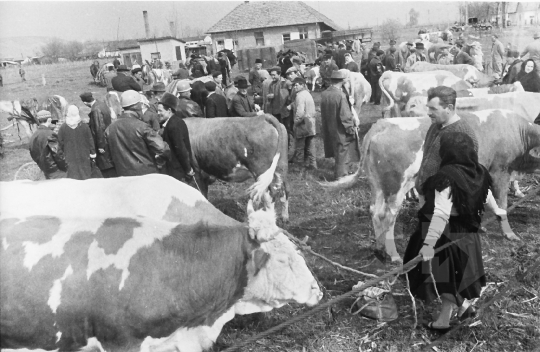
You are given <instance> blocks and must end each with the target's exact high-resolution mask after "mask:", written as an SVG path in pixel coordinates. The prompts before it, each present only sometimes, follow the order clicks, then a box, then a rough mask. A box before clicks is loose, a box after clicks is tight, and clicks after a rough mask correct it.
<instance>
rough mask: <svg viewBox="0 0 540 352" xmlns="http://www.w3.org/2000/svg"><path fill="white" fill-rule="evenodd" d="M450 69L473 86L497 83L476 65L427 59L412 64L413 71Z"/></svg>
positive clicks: (481, 86)
mask: <svg viewBox="0 0 540 352" xmlns="http://www.w3.org/2000/svg"><path fill="white" fill-rule="evenodd" d="M441 70H442V71H448V72H452V73H453V74H454V75H455V76H457V77H459V78H461V79H462V80H464V81H465V82H467V83H469V84H470V85H471V87H475V88H484V87H491V86H493V85H494V84H495V78H493V77H490V76H488V75H486V74H484V73H482V72H480V71H479V70H478V69H477V68H476V67H474V66H471V65H467V64H459V65H439V64H433V63H429V62H425V61H418V62H416V63H415V64H414V65H412V66H411V72H429V71H441Z"/></svg>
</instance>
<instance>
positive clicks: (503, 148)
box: [329, 109, 540, 261]
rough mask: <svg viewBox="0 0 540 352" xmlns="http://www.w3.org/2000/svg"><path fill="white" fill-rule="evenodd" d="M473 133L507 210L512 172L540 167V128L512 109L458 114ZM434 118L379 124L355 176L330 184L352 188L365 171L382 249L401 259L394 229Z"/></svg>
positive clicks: (366, 143)
mask: <svg viewBox="0 0 540 352" xmlns="http://www.w3.org/2000/svg"><path fill="white" fill-rule="evenodd" d="M459 115H460V116H461V117H462V118H463V119H465V121H467V123H469V125H470V126H471V127H472V128H473V129H474V131H475V132H476V134H477V136H478V142H479V152H478V155H479V160H480V163H481V164H482V165H484V166H485V167H486V168H487V169H488V170H489V172H490V174H491V176H492V177H493V194H494V196H495V198H496V199H497V201H498V204H499V206H500V207H502V208H504V209H506V204H507V194H508V182H509V180H510V175H511V173H512V172H513V171H518V172H525V173H530V172H533V171H534V170H535V169H536V168H538V167H539V166H540V126H538V125H535V124H533V123H531V122H528V121H527V120H526V119H524V118H523V117H522V116H519V115H517V114H515V113H514V112H513V111H510V110H494V109H491V110H482V111H475V112H473V113H468V112H460V114H459ZM430 125H431V121H430V118H428V117H423V118H422V117H421V118H397V119H396V118H393V119H381V120H379V121H377V122H376V123H375V124H374V125H373V127H372V128H371V129H370V131H369V132H368V133H367V134H366V136H365V137H364V141H363V143H362V152H363V155H362V165H361V168H360V169H359V170H358V171H357V173H356V174H355V175H351V176H347V177H343V178H342V179H340V180H338V181H336V182H333V183H330V184H329V185H330V186H331V187H340V188H344V187H350V186H352V185H353V184H354V183H356V182H357V180H358V176H359V175H360V174H361V173H362V172H364V173H365V175H366V176H367V179H368V181H369V184H370V188H371V202H370V211H371V214H372V220H373V227H374V232H375V237H376V240H377V246H378V249H381V250H384V249H385V250H386V253H387V254H388V255H389V256H390V257H391V258H392V260H393V261H396V260H400V256H399V254H398V252H397V250H396V247H395V243H394V225H395V222H396V218H397V215H398V213H399V210H400V209H401V205H402V203H403V200H404V199H405V195H406V193H407V192H408V191H409V190H410V189H411V188H413V187H414V182H415V178H416V174H417V173H418V170H419V168H420V163H421V161H422V155H423V152H422V150H423V144H424V139H425V135H426V133H427V130H428V128H429V126H430Z"/></svg>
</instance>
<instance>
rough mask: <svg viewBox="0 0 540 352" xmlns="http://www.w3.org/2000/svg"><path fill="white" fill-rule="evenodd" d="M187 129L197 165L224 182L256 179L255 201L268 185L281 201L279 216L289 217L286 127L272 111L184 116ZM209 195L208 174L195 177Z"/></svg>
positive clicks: (286, 219)
mask: <svg viewBox="0 0 540 352" xmlns="http://www.w3.org/2000/svg"><path fill="white" fill-rule="evenodd" d="M184 121H185V122H186V125H187V127H188V130H189V139H190V143H191V151H192V153H193V160H194V162H195V164H196V169H200V170H201V171H204V173H206V174H208V175H212V176H215V177H217V178H219V179H221V180H223V181H227V182H245V181H246V180H248V179H250V178H255V179H256V180H257V181H256V182H255V183H254V184H253V185H252V186H251V187H250V189H249V193H250V195H251V197H252V198H253V199H254V200H255V201H256V203H257V202H259V201H260V200H261V199H262V195H263V194H264V193H265V192H266V191H267V189H268V188H269V187H270V192H271V194H272V197H273V198H274V199H277V198H279V199H280V200H281V202H282V211H281V217H282V219H283V220H284V221H288V220H289V189H288V183H287V173H288V169H289V165H288V160H287V157H288V156H287V131H286V130H285V127H284V126H283V125H282V124H280V123H279V121H278V120H277V119H276V118H275V117H273V116H272V115H263V116H258V117H250V118H245V117H233V118H230V117H229V118H214V119H200V118H188V119H185V120H184ZM197 179H198V180H201V182H198V186H199V187H200V191H201V192H202V194H203V195H204V196H205V197H206V196H207V195H208V183H209V179H208V177H207V175H204V174H199V175H198V177H197Z"/></svg>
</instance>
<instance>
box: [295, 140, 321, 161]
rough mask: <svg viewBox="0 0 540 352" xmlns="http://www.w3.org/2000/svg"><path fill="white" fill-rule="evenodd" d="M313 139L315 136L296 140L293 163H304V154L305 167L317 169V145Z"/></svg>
mask: <svg viewBox="0 0 540 352" xmlns="http://www.w3.org/2000/svg"><path fill="white" fill-rule="evenodd" d="M313 137H315V136H308V137H302V138H296V140H295V150H294V155H293V157H292V162H294V163H296V162H298V163H299V162H302V154H304V159H303V160H304V166H305V167H306V168H313V169H316V168H317V159H316V157H315V143H314V142H313Z"/></svg>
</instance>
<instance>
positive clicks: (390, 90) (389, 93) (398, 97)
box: [379, 71, 470, 117]
mask: <svg viewBox="0 0 540 352" xmlns="http://www.w3.org/2000/svg"><path fill="white" fill-rule="evenodd" d="M379 86H380V87H381V90H382V99H383V100H382V105H383V106H384V109H383V115H384V116H385V117H400V116H402V115H401V110H403V107H404V106H405V105H407V102H408V101H409V100H410V99H411V98H413V97H416V96H427V91H428V89H429V88H432V87H438V86H447V87H451V88H454V89H455V90H456V91H463V90H467V89H468V88H470V86H469V84H468V83H467V82H465V81H464V80H462V79H461V78H459V77H457V76H455V75H454V74H452V73H451V72H448V71H430V72H411V73H403V72H393V71H386V72H385V73H383V75H382V76H381V78H380V79H379ZM387 115H389V116H387Z"/></svg>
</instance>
